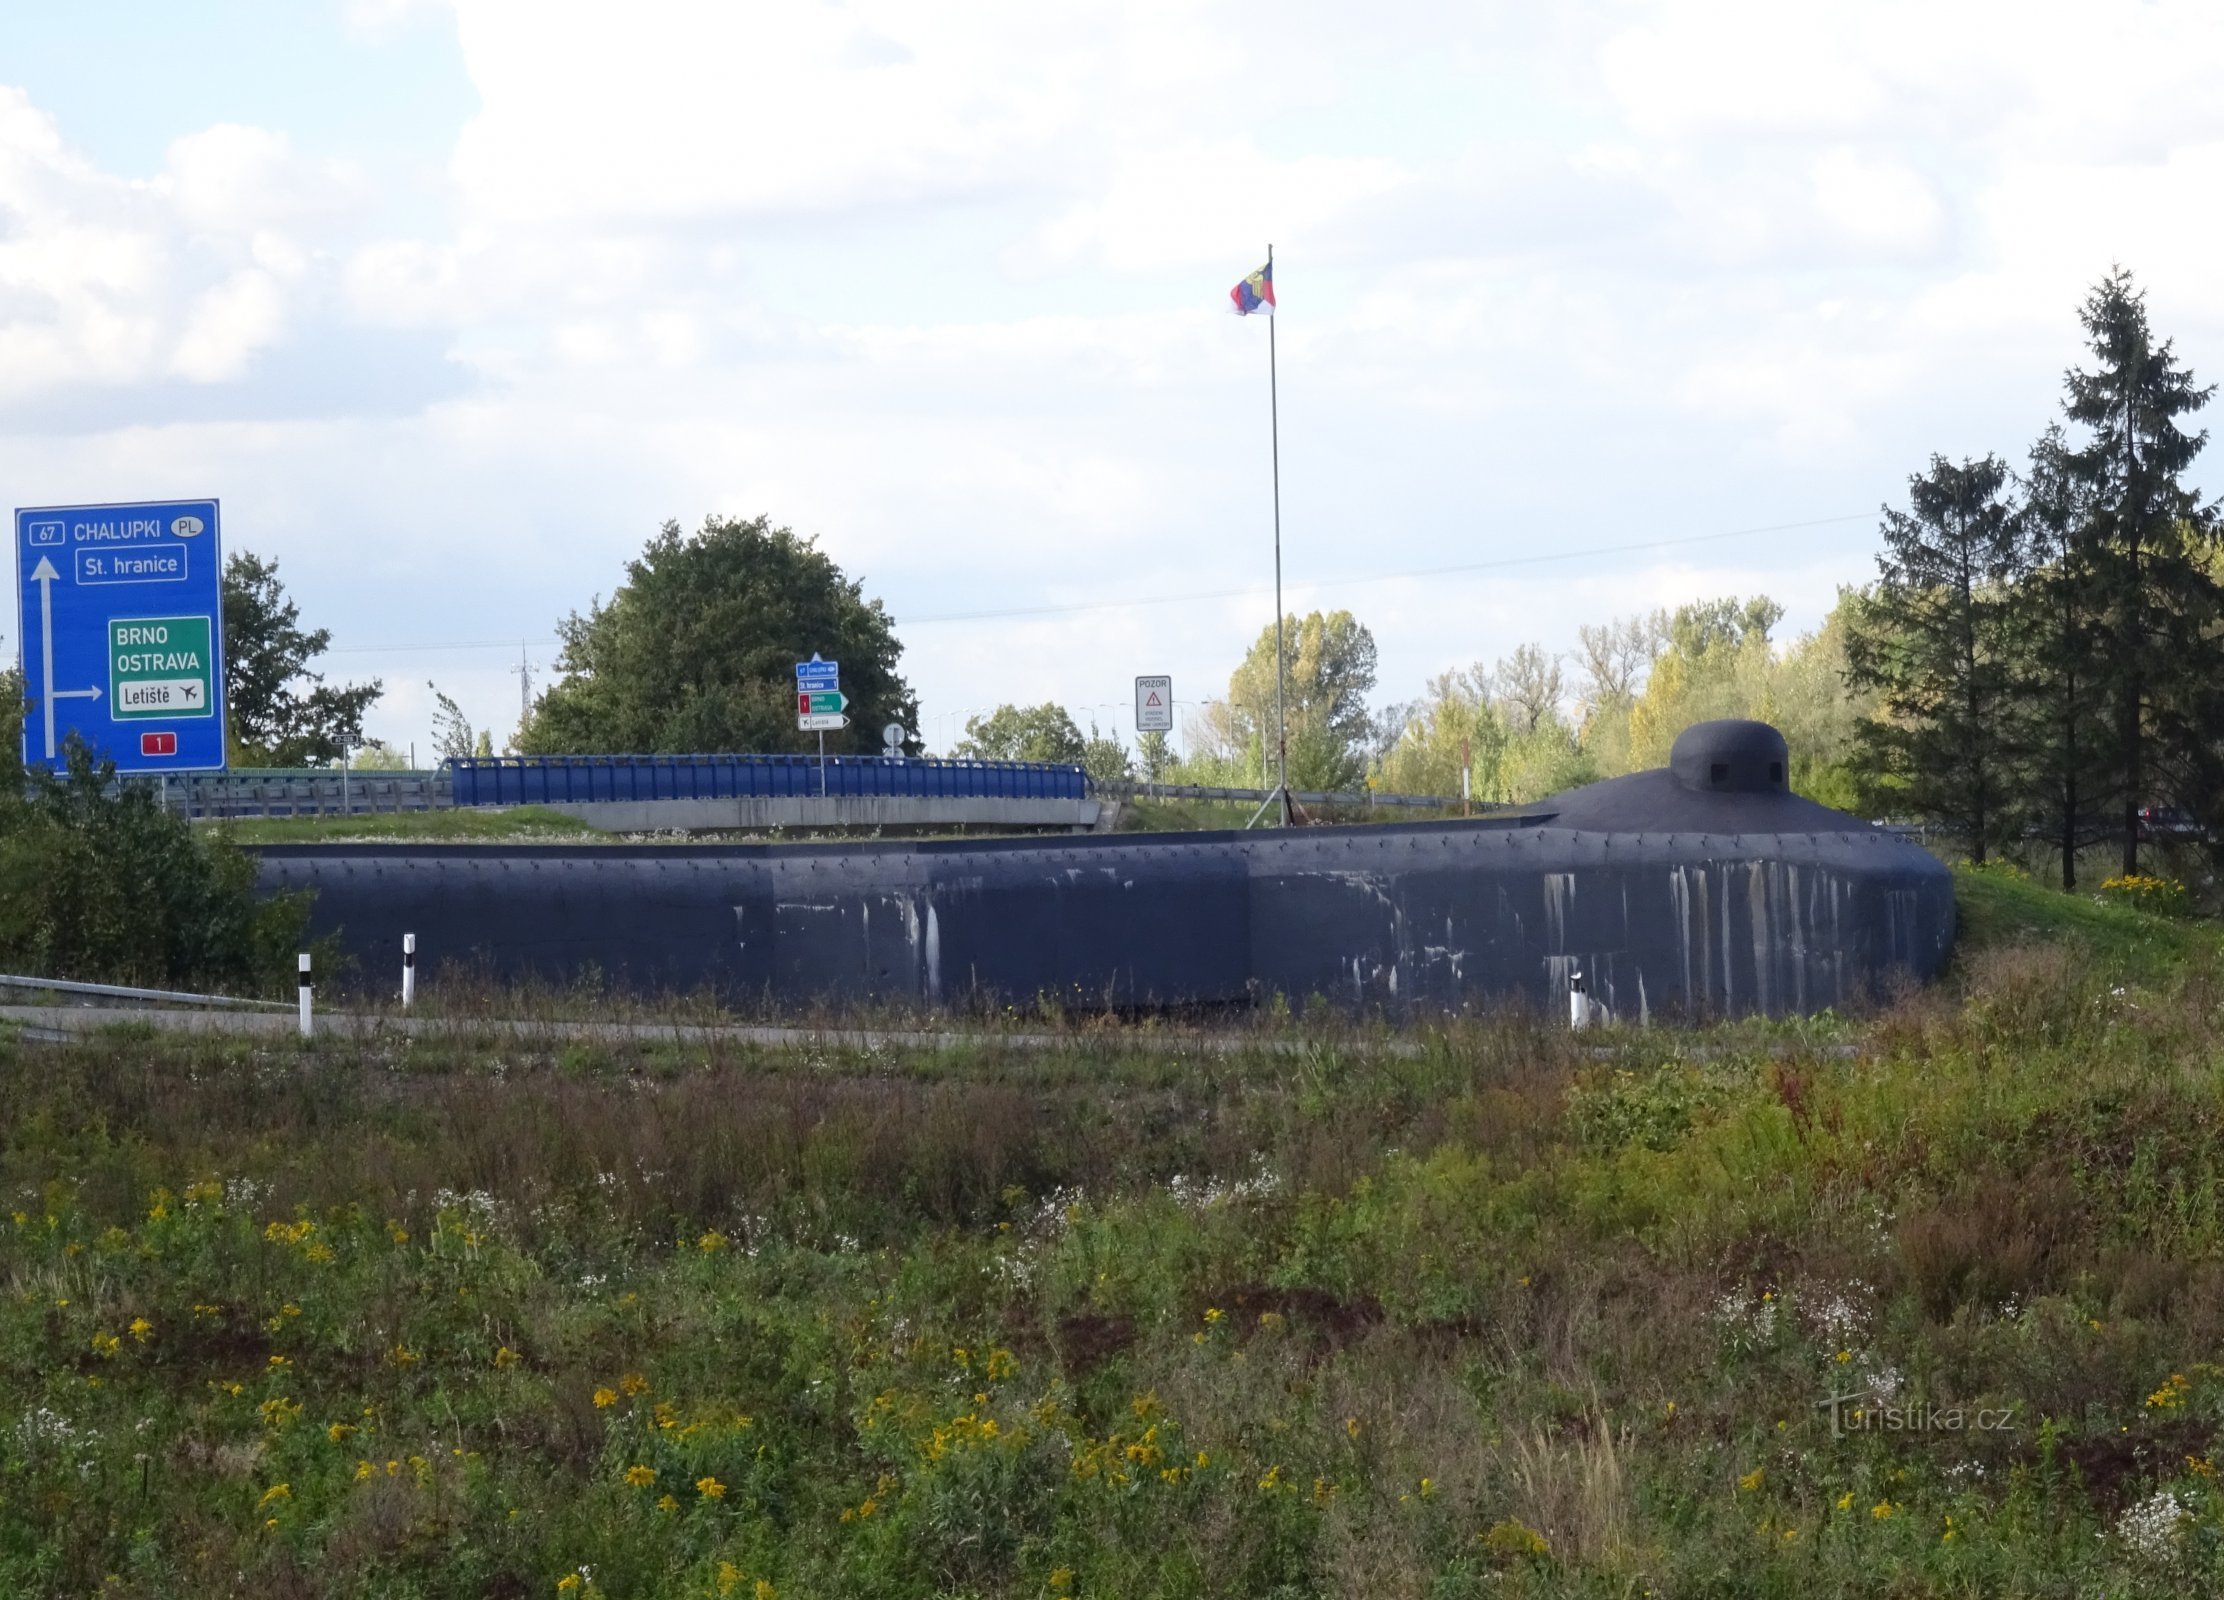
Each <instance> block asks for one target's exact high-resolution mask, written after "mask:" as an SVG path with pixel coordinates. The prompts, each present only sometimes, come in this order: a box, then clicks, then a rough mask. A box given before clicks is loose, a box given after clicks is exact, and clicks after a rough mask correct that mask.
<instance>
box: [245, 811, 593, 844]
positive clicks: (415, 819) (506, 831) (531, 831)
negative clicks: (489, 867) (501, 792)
mask: <svg viewBox="0 0 2224 1600" xmlns="http://www.w3.org/2000/svg"><path fill="white" fill-rule="evenodd" d="M202 826H204V827H216V828H223V829H226V830H228V831H229V832H230V834H231V836H232V838H233V839H235V840H236V841H238V842H239V843H240V844H249V845H253V844H328V843H339V842H349V843H352V842H355V841H359V840H371V841H375V842H379V843H384V842H386V841H389V840H391V841H393V842H394V843H397V844H412V843H418V842H424V843H429V844H480V843H485V844H501V843H504V842H508V843H514V844H533V843H561V842H564V841H566V840H578V841H582V842H586V841H592V840H597V839H607V838H608V837H609V836H608V835H607V834H605V833H603V832H602V831H601V830H599V829H597V828H593V827H590V826H589V825H588V824H586V823H584V822H581V821H580V820H579V819H578V818H577V817H571V816H566V815H565V814H564V813H563V812H561V811H551V810H550V809H548V808H547V807H546V806H512V807H510V808H508V809H506V810H499V811H498V810H491V809H486V808H481V807H474V806H458V807H456V808H455V809H454V810H452V811H396V812H382V813H378V814H375V815H364V816H355V817H241V818H237V819H235V820H231V821H224V822H213V823H204V824H202Z"/></svg>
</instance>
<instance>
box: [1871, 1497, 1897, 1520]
mask: <svg viewBox="0 0 2224 1600" xmlns="http://www.w3.org/2000/svg"><path fill="white" fill-rule="evenodd" d="M1892 1510H1893V1507H1892V1502H1891V1501H1889V1500H1879V1501H1878V1502H1877V1503H1876V1504H1875V1505H1873V1506H1871V1507H1869V1515H1870V1516H1872V1517H1874V1518H1876V1519H1877V1521H1879V1522H1882V1521H1884V1520H1885V1519H1886V1518H1888V1517H1890V1516H1891V1515H1892Z"/></svg>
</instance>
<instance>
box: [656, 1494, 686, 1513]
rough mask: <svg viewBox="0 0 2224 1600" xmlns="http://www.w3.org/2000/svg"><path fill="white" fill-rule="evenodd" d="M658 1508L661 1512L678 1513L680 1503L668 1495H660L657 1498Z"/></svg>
mask: <svg viewBox="0 0 2224 1600" xmlns="http://www.w3.org/2000/svg"><path fill="white" fill-rule="evenodd" d="M656 1508H657V1510H659V1511H677V1510H679V1508H680V1503H679V1502H678V1501H677V1500H675V1499H673V1498H672V1497H671V1496H670V1495H668V1494H660V1495H658V1496H657V1497H656Z"/></svg>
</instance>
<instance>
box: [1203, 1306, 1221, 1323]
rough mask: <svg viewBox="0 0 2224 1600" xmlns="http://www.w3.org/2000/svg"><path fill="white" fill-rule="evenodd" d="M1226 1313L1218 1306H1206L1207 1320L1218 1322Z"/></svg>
mask: <svg viewBox="0 0 2224 1600" xmlns="http://www.w3.org/2000/svg"><path fill="white" fill-rule="evenodd" d="M1225 1315H1226V1313H1225V1312H1223V1311H1222V1310H1221V1309H1220V1308H1219V1307H1218V1306H1207V1307H1205V1320H1206V1321H1207V1322H1218V1321H1219V1320H1220V1319H1221V1318H1222V1317H1223V1316H1225Z"/></svg>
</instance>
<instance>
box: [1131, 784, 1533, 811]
mask: <svg viewBox="0 0 2224 1600" xmlns="http://www.w3.org/2000/svg"><path fill="white" fill-rule="evenodd" d="M1089 787H1090V788H1091V789H1093V790H1094V791H1095V792H1096V794H1097V795H1098V796H1099V797H1100V798H1104V799H1114V800H1240V801H1245V802H1248V803H1250V804H1252V805H1259V804H1263V803H1264V802H1265V800H1266V798H1267V796H1268V795H1270V794H1272V793H1273V792H1274V791H1273V790H1272V789H1219V788H1214V787H1211V786H1209V785H1206V784H1198V783H1150V782H1131V781H1121V782H1112V783H1092V784H1090V786H1089ZM1290 798H1291V799H1292V800H1295V801H1296V802H1297V803H1298V804H1299V805H1301V806H1345V807H1352V808H1360V807H1365V806H1403V807H1409V808H1413V809H1418V810H1424V811H1448V810H1453V809H1456V808H1457V807H1458V805H1459V803H1460V802H1459V796H1457V795H1436V794H1382V793H1378V792H1377V791H1375V790H1372V789H1292V790H1291V791H1290ZM1485 809H1489V808H1485Z"/></svg>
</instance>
